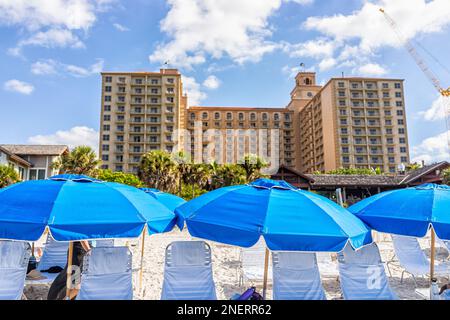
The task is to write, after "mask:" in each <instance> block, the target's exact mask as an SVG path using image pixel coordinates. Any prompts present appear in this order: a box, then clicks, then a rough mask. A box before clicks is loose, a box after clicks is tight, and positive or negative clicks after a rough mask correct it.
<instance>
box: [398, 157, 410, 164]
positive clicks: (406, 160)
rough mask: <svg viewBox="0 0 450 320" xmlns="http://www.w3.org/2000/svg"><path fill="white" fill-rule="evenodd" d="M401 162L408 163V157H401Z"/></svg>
mask: <svg viewBox="0 0 450 320" xmlns="http://www.w3.org/2000/svg"><path fill="white" fill-rule="evenodd" d="M400 161H401V162H403V163H404V162H408V157H400Z"/></svg>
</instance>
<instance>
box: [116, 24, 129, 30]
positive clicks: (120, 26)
mask: <svg viewBox="0 0 450 320" xmlns="http://www.w3.org/2000/svg"><path fill="white" fill-rule="evenodd" d="M113 26H114V28H116V29H117V30H119V31H120V32H126V31H130V29H129V28H127V27H125V26H124V25H121V24H120V23H114V24H113Z"/></svg>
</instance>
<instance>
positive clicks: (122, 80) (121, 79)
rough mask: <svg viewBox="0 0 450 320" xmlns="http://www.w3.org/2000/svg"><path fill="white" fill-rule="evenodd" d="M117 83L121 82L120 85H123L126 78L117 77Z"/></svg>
mask: <svg viewBox="0 0 450 320" xmlns="http://www.w3.org/2000/svg"><path fill="white" fill-rule="evenodd" d="M118 80H119V82H122V83H124V82H125V81H126V78H125V77H119V79H118Z"/></svg>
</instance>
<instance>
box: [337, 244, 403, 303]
mask: <svg viewBox="0 0 450 320" xmlns="http://www.w3.org/2000/svg"><path fill="white" fill-rule="evenodd" d="M348 247H349V248H348ZM359 259H360V260H359ZM339 278H340V284H341V289H342V294H343V296H344V299H346V300H393V299H397V297H396V295H395V294H394V292H393V291H392V290H391V287H390V286H389V281H388V278H387V276H386V271H385V269H384V264H383V263H382V261H381V258H380V252H379V250H378V247H377V245H376V244H375V243H372V244H370V245H368V246H364V247H362V248H361V249H359V250H357V251H354V250H353V249H352V248H351V247H350V246H346V248H345V249H344V251H343V253H342V254H340V255H339Z"/></svg>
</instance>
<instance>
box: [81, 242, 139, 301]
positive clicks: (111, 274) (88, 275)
mask: <svg viewBox="0 0 450 320" xmlns="http://www.w3.org/2000/svg"><path fill="white" fill-rule="evenodd" d="M77 299H78V300H132V299H133V284H132V255H131V252H130V250H129V249H128V247H108V248H106V247H97V248H92V249H91V250H90V251H89V252H88V253H87V254H86V255H85V257H84V260H83V272H82V276H81V288H80V292H79V294H78V296H77Z"/></svg>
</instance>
